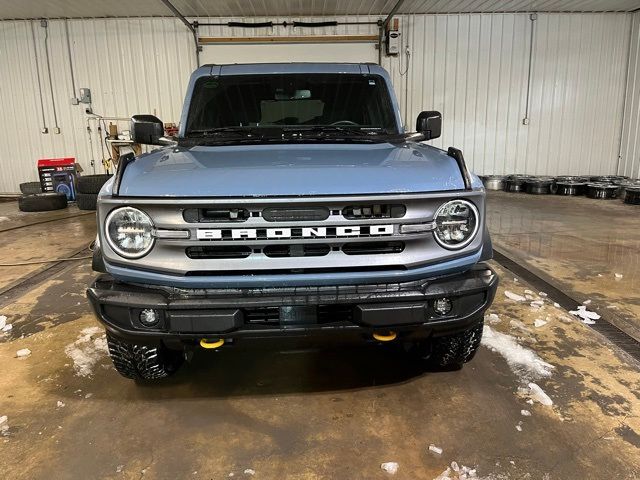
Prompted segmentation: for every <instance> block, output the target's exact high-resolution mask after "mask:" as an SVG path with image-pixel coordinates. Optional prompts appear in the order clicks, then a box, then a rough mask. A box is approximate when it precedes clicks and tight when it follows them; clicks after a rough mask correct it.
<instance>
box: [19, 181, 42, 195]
mask: <svg viewBox="0 0 640 480" xmlns="http://www.w3.org/2000/svg"><path fill="white" fill-rule="evenodd" d="M20 191H21V192H22V193H23V194H25V195H33V194H35V193H42V185H40V182H25V183H21V184H20Z"/></svg>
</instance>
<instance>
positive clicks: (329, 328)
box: [87, 264, 498, 343]
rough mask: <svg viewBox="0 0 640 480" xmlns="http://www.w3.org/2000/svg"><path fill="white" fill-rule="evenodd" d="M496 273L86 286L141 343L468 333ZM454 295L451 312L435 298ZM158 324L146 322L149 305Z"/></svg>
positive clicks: (112, 326) (123, 331)
mask: <svg viewBox="0 0 640 480" xmlns="http://www.w3.org/2000/svg"><path fill="white" fill-rule="evenodd" d="M497 285H498V277H497V275H496V273H495V272H494V271H493V270H492V269H491V268H489V267H488V266H487V265H485V264H478V265H476V266H474V267H473V268H471V269H470V270H468V271H467V272H464V273H462V274H457V275H453V276H447V277H442V278H437V279H425V280H420V281H413V282H406V283H393V284H375V285H340V286H327V287H273V288H248V289H232V288H229V289H193V290H186V289H178V288H168V287H159V286H152V285H137V284H127V283H122V282H119V281H117V280H115V279H113V278H112V277H111V276H109V275H100V276H99V277H98V278H97V279H96V280H95V282H94V283H93V285H91V287H90V288H89V289H88V290H87V296H88V298H89V300H90V301H91V304H92V306H93V308H94V310H95V312H96V315H97V317H98V319H99V320H100V321H101V322H102V323H104V325H105V327H106V328H107V330H109V331H110V332H111V333H112V334H114V335H117V336H119V337H122V338H125V339H128V340H134V341H138V342H145V341H157V340H163V341H180V342H185V343H195V342H196V341H197V340H200V339H202V338H205V339H220V338H224V339H241V338H248V337H249V338H260V337H278V336H284V337H301V336H303V337H305V336H312V335H323V334H326V335H345V336H347V335H353V336H360V337H364V338H371V335H372V334H373V333H374V332H383V331H389V330H393V331H394V332H396V333H397V334H398V335H399V336H400V337H401V338H406V337H408V338H411V339H417V338H427V337H429V336H431V335H434V336H438V335H447V334H451V333H456V332H458V331H462V330H466V329H468V328H469V327H471V326H473V325H474V324H476V323H477V322H478V321H479V320H480V319H481V318H482V316H483V314H484V311H485V310H486V309H487V308H488V307H489V305H491V302H492V301H493V297H494V296H495V292H496V288H497ZM442 297H447V298H449V299H450V300H451V301H452V305H453V308H452V310H451V312H450V313H449V314H447V315H439V314H438V313H436V312H435V311H434V309H433V301H434V300H436V299H439V298H442ZM146 308H152V309H155V310H156V311H157V313H158V316H159V321H158V324H157V325H155V326H154V327H145V326H144V325H142V323H141V322H140V320H139V317H140V312H141V311H142V310H143V309H146Z"/></svg>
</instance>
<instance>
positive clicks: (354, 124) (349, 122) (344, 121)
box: [330, 120, 360, 127]
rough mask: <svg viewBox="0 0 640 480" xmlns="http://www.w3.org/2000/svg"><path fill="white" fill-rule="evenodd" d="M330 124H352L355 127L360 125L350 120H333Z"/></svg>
mask: <svg viewBox="0 0 640 480" xmlns="http://www.w3.org/2000/svg"><path fill="white" fill-rule="evenodd" d="M330 125H353V126H355V127H359V126H360V124H359V123H356V122H352V121H351V120H338V121H337V122H333V123H331V124H330Z"/></svg>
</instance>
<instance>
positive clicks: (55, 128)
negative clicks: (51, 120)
mask: <svg viewBox="0 0 640 480" xmlns="http://www.w3.org/2000/svg"><path fill="white" fill-rule="evenodd" d="M53 133H55V134H56V135H60V127H53Z"/></svg>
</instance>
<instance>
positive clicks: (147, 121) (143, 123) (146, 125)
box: [131, 115, 165, 145]
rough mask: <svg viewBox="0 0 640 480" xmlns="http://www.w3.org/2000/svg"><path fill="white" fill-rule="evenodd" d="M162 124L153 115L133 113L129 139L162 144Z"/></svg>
mask: <svg viewBox="0 0 640 480" xmlns="http://www.w3.org/2000/svg"><path fill="white" fill-rule="evenodd" d="M163 137H164V125H162V122H161V121H160V119H159V118H158V117H155V116H153V115H134V116H133V117H131V140H133V141H134V142H135V143H143V144H145V145H164V144H165V142H163V141H162V140H161V139H162V138H163Z"/></svg>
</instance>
